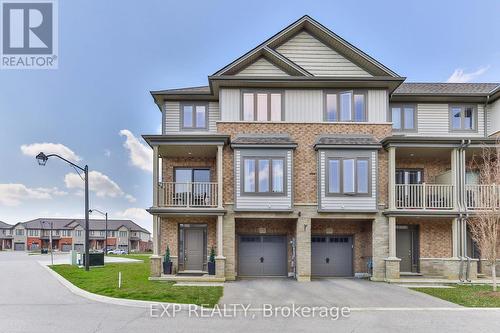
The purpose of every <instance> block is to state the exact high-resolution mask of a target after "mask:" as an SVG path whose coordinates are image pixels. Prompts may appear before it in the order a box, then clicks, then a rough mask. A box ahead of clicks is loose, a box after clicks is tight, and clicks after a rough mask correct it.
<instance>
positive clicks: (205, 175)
mask: <svg viewBox="0 0 500 333" xmlns="http://www.w3.org/2000/svg"><path fill="white" fill-rule="evenodd" d="M174 181H175V194H176V196H177V197H178V198H180V199H181V200H183V201H185V203H189V205H195V206H204V205H205V204H206V203H208V202H210V200H209V199H210V195H211V186H210V184H209V183H210V169H208V168H197V169H195V168H176V169H175V174H174Z"/></svg>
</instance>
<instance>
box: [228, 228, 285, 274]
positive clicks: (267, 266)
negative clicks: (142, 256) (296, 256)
mask: <svg viewBox="0 0 500 333" xmlns="http://www.w3.org/2000/svg"><path fill="white" fill-rule="evenodd" d="M286 245H287V243H286V236H240V238H239V247H238V266H239V268H238V274H239V275H240V276H286V275H287V246H286Z"/></svg>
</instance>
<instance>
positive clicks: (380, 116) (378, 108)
mask: <svg viewBox="0 0 500 333" xmlns="http://www.w3.org/2000/svg"><path fill="white" fill-rule="evenodd" d="M367 98H368V101H367V105H368V121H370V122H373V123H380V122H386V121H387V110H388V107H389V104H388V102H389V101H388V96H387V90H368V97H367Z"/></svg>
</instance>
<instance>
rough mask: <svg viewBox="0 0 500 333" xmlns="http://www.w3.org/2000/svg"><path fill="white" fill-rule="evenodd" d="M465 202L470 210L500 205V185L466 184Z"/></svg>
mask: <svg viewBox="0 0 500 333" xmlns="http://www.w3.org/2000/svg"><path fill="white" fill-rule="evenodd" d="M465 204H466V206H467V209H470V210H487V209H492V208H499V207H500V185H472V184H469V185H465Z"/></svg>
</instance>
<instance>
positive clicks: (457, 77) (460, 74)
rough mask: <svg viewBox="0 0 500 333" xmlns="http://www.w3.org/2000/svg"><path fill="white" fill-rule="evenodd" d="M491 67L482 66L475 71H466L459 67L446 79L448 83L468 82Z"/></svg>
mask: <svg viewBox="0 0 500 333" xmlns="http://www.w3.org/2000/svg"><path fill="white" fill-rule="evenodd" d="M489 68H490V67H489V66H486V67H481V68H479V69H478V70H477V71H475V72H470V73H466V72H465V71H464V70H463V69H462V68H457V69H455V71H454V72H453V74H451V76H450V77H449V78H448V80H446V82H448V83H466V82H471V81H473V80H475V79H476V78H477V77H479V76H481V75H483V74H484V73H485V72H486V71H487V70H488V69H489Z"/></svg>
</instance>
